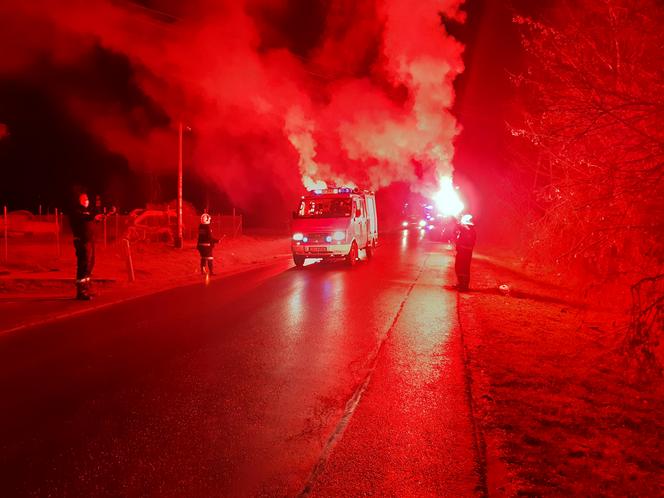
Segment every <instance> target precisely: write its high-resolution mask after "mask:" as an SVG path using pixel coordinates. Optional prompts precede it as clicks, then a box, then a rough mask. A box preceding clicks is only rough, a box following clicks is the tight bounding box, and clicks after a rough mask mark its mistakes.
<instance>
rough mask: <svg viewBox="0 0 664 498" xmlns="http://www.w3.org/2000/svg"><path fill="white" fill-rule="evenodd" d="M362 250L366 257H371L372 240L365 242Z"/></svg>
mask: <svg viewBox="0 0 664 498" xmlns="http://www.w3.org/2000/svg"><path fill="white" fill-rule="evenodd" d="M364 250H365V251H366V253H367V259H371V258H373V252H374V243H373V241H372V240H370V241H369V242H367V247H365V248H364Z"/></svg>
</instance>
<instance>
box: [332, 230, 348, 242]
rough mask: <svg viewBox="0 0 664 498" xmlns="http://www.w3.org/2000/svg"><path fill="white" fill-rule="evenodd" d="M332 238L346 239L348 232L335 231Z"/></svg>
mask: <svg viewBox="0 0 664 498" xmlns="http://www.w3.org/2000/svg"><path fill="white" fill-rule="evenodd" d="M332 238H333V239H334V240H345V239H346V232H342V231H338V232H334V233H333V234H332Z"/></svg>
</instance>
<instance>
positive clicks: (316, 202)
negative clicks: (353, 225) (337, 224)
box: [298, 197, 353, 218]
mask: <svg viewBox="0 0 664 498" xmlns="http://www.w3.org/2000/svg"><path fill="white" fill-rule="evenodd" d="M352 205H353V203H352V200H351V199H350V198H349V197H345V198H339V197H308V198H306V199H302V202H301V203H300V209H299V211H298V216H299V217H300V218H347V217H350V214H351V208H352Z"/></svg>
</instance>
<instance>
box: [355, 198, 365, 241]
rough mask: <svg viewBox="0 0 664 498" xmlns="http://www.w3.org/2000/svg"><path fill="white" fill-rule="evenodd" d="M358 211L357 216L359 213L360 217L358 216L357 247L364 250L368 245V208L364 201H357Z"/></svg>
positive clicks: (358, 199)
mask: <svg viewBox="0 0 664 498" xmlns="http://www.w3.org/2000/svg"><path fill="white" fill-rule="evenodd" d="M355 204H356V210H355V214H356V215H357V214H358V213H359V216H356V218H357V219H356V223H357V230H358V232H357V245H358V246H359V248H360V249H362V248H364V247H365V246H366V245H367V235H368V230H367V208H366V205H365V202H364V199H360V198H357V199H355Z"/></svg>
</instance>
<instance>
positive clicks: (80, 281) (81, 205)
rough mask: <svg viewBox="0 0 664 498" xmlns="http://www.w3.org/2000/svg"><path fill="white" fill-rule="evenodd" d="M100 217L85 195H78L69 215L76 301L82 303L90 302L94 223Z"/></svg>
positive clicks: (93, 262) (93, 256)
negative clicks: (74, 252)
mask: <svg viewBox="0 0 664 498" xmlns="http://www.w3.org/2000/svg"><path fill="white" fill-rule="evenodd" d="M100 216H101V215H97V216H96V215H95V213H94V211H93V210H92V209H91V208H90V199H88V194H86V193H83V194H80V195H79V197H78V203H77V204H76V206H75V207H74V208H73V209H72V211H71V213H70V215H69V223H70V225H71V231H72V235H73V236H74V250H75V251H76V299H80V300H83V301H89V300H90V279H91V275H92V269H93V268H94V266H95V234H94V222H95V221H98V220H99V219H100Z"/></svg>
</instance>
